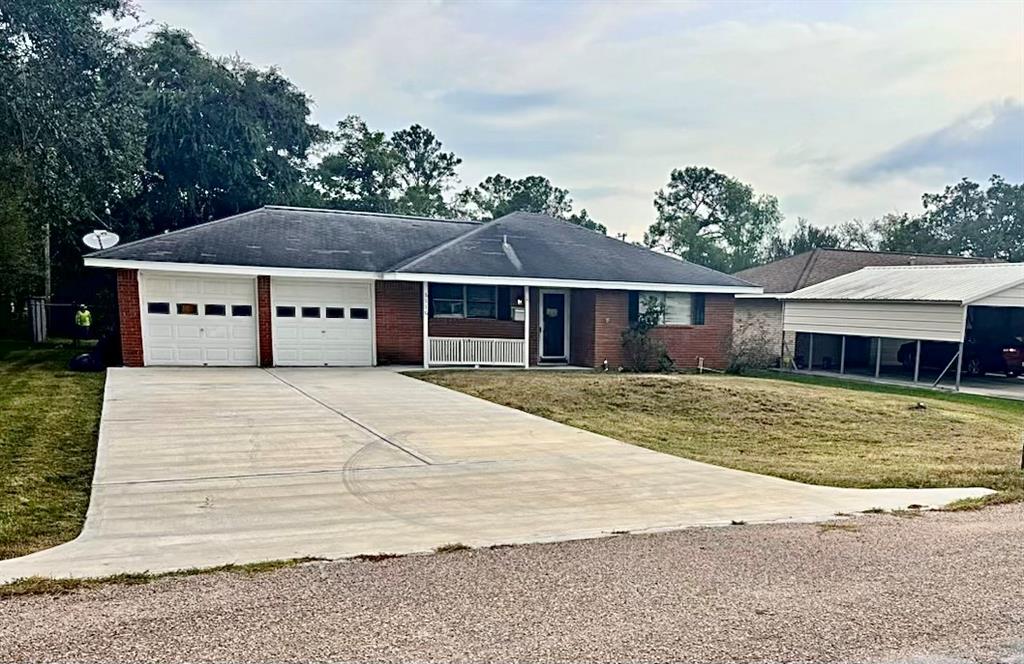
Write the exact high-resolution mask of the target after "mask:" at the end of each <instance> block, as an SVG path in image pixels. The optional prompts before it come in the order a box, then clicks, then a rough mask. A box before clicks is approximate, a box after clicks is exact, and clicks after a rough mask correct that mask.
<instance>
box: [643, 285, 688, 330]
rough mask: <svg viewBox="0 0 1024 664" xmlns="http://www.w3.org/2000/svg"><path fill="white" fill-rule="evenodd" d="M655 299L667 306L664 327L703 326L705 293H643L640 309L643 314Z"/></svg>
mask: <svg viewBox="0 0 1024 664" xmlns="http://www.w3.org/2000/svg"><path fill="white" fill-rule="evenodd" d="M651 298H653V299H655V300H657V301H658V302H659V303H660V304H663V305H664V306H665V315H664V316H663V317H662V320H661V324H662V325H703V324H704V294H703V293H654V292H649V291H644V292H641V293H640V295H639V309H640V312H641V313H643V312H644V311H646V309H647V301H648V300H649V299H651Z"/></svg>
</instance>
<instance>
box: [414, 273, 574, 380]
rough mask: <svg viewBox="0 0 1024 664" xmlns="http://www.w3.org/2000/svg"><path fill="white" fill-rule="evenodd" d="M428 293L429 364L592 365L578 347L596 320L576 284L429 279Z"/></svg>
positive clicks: (425, 350)
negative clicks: (577, 334) (579, 336)
mask: <svg viewBox="0 0 1024 664" xmlns="http://www.w3.org/2000/svg"><path fill="white" fill-rule="evenodd" d="M422 295H423V306H422V313H423V334H424V336H423V339H424V345H423V359H424V361H423V366H424V367H427V368H429V367H435V368H436V367H458V366H463V367H484V366H491V367H526V368H528V367H531V366H539V365H555V366H558V365H562V366H566V365H571V364H579V365H582V366H588V367H589V366H592V363H591V362H589V361H587V360H588V359H589V357H591V356H592V355H591V354H588V353H585V354H582V355H581V354H580V353H578V352H576V353H574V352H573V332H574V330H576V329H577V328H580V327H585V326H586V324H587V321H592V320H593V312H592V311H590V312H589V313H588V311H586V309H585V307H584V305H583V304H582V302H581V301H580V299H579V297H578V296H576V297H574V289H567V288H544V287H537V286H505V285H477V284H437V283H427V284H425V285H424V288H423V290H422ZM574 300H575V301H576V305H577V306H576V307H575V308H574V307H573V303H574Z"/></svg>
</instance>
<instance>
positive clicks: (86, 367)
mask: <svg viewBox="0 0 1024 664" xmlns="http://www.w3.org/2000/svg"><path fill="white" fill-rule="evenodd" d="M105 368H106V367H105V366H104V364H103V362H102V361H101V360H100V359H99V357H98V355H97V354H95V353H82V354H81V355H75V356H74V357H73V358H71V361H70V362H68V369H71V370H72V371H103V370H104V369H105Z"/></svg>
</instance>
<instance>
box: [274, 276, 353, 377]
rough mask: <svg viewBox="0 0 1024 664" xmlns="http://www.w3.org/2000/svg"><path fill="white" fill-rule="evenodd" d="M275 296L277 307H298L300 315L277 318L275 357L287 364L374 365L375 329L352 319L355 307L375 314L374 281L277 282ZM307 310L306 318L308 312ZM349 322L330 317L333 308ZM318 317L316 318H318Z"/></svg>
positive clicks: (277, 280) (275, 283) (279, 280)
mask: <svg viewBox="0 0 1024 664" xmlns="http://www.w3.org/2000/svg"><path fill="white" fill-rule="evenodd" d="M271 298H272V300H273V304H274V307H275V309H274V310H275V314H276V311H277V309H276V308H277V307H286V308H287V310H289V311H290V310H291V308H292V307H294V311H295V313H296V316H295V317H290V316H276V315H275V318H274V342H275V347H276V352H275V358H277V363H278V364H281V365H303V366H324V365H327V366H368V365H371V364H373V330H372V326H371V325H370V324H369V320H356V321H352V320H350V319H349V318H348V317H347V316H348V315H349V311H350V310H351V309H352V308H359V309H366V310H368V311H369V310H370V308H371V302H372V300H373V287H372V283H370V282H338V281H326V280H320V281H310V280H306V281H303V280H296V279H281V278H278V279H273V280H272V281H271ZM303 307H306V308H307V309H315V310H316V311H315V312H313V311H307V316H305V317H303V316H302V313H303V312H302V309H303ZM328 308H331V309H332V311H331V313H332V314H334V315H336V314H337V313H338V312H337V310H339V309H340V310H342V312H343V315H344V316H345V317H343V318H337V317H333V316H332V317H328V311H327V309H328ZM314 313H315V315H314Z"/></svg>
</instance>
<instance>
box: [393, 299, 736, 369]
mask: <svg viewBox="0 0 1024 664" xmlns="http://www.w3.org/2000/svg"><path fill="white" fill-rule="evenodd" d="M481 280H483V279H481ZM644 294H648V292H647V291H633V290H626V289H610V288H577V287H566V286H563V285H561V284H558V285H552V286H547V285H544V284H540V285H538V284H535V283H533V284H527V285H510V284H505V283H502V284H497V285H495V284H493V283H491V284H481V283H475V284H474V283H456V282H455V281H454V280H452V281H451V282H444V283H438V282H426V283H424V282H418V281H417V282H413V281H378V282H377V284H376V312H377V313H376V328H377V335H376V353H377V359H378V363H379V364H384V365H386V364H393V365H403V366H410V365H417V366H421V367H424V368H443V367H504V368H510V367H523V368H529V367H538V366H554V367H566V366H576V367H586V368H601V367H604V366H607V367H608V368H609V369H611V370H616V369H618V368H619V367H621V366H624V365H625V364H626V357H625V354H624V349H623V346H622V333H623V331H625V330H627V329H628V328H629V324H630V320H631V319H632V318H634V317H635V316H636V311H637V306H638V300H639V298H640V296H641V295H644ZM678 297H682V298H683V300H679V301H675V302H673V307H672V309H671V311H672V317H671V318H670V319H669V320H666V322H665V324H664V325H661V326H659V327H658V328H656V329H655V331H654V333H653V334H654V336H655V337H656V338H657V339H658V340H659V341H661V342H662V343H664V345H665V347H666V350H667V351H668V353H669V355H670V356H671V357H672V359H673V360H674V362H675V363H676V366H679V367H696V366H699V365H700V364H701V363H702V361H703V364H704V366H710V367H721V366H724V364H725V362H726V354H727V351H728V342H729V338H730V337H729V335H730V333H731V330H732V317H733V297H732V294H731V293H710V292H709V293H700V292H688V293H680V294H679V295H678V296H677V300H678ZM690 300H692V302H691V301H690ZM683 305H685V306H683Z"/></svg>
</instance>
